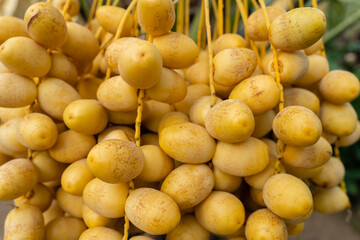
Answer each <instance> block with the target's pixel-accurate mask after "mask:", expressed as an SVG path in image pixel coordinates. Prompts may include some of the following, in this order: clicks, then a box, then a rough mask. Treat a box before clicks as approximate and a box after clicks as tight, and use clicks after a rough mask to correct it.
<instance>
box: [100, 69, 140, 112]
mask: <svg viewBox="0 0 360 240" xmlns="http://www.w3.org/2000/svg"><path fill="white" fill-rule="evenodd" d="M97 98H98V100H99V102H100V103H101V105H103V106H104V107H105V108H107V109H109V110H111V111H133V110H135V109H136V108H137V90H136V88H134V87H132V86H131V85H129V84H128V83H126V82H125V81H124V80H123V78H122V77H120V76H115V77H112V78H110V79H108V80H106V81H104V82H102V83H101V85H100V86H99V88H98V90H97Z"/></svg>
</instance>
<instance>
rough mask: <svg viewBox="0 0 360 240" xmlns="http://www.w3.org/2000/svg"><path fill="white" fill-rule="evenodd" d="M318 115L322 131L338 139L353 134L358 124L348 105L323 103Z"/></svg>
mask: <svg viewBox="0 0 360 240" xmlns="http://www.w3.org/2000/svg"><path fill="white" fill-rule="evenodd" d="M319 115H320V120H321V123H322V125H323V128H324V130H325V131H326V132H328V133H331V134H334V135H336V136H339V137H342V136H347V135H350V134H351V133H353V132H354V131H355V129H356V125H357V123H358V121H357V114H356V111H355V109H354V107H353V106H352V105H351V104H350V103H345V104H342V105H337V104H333V103H329V102H326V101H323V102H322V103H321V106H320V114H319Z"/></svg>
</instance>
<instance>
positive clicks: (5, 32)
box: [0, 16, 29, 44]
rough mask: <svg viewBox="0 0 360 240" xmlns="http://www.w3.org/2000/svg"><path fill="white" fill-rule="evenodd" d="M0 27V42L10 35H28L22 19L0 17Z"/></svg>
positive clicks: (10, 36)
mask: <svg viewBox="0 0 360 240" xmlns="http://www.w3.org/2000/svg"><path fill="white" fill-rule="evenodd" d="M0 29H1V32H0V44H2V43H3V42H5V41H6V40H8V39H9V38H12V37H20V36H23V37H28V36H29V34H28V32H27V31H26V26H25V23H24V21H23V20H22V19H20V18H16V17H12V16H1V17H0Z"/></svg>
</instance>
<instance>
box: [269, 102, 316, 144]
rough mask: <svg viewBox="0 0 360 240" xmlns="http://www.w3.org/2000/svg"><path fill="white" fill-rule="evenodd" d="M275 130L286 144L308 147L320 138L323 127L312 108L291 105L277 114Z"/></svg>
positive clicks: (274, 122) (274, 124)
mask: <svg viewBox="0 0 360 240" xmlns="http://www.w3.org/2000/svg"><path fill="white" fill-rule="evenodd" d="M273 131H274V133H275V135H276V137H277V138H279V139H280V140H282V141H283V142H284V143H285V144H289V145H292V146H297V147H307V146H311V145H313V144H315V143H316V142H317V141H318V140H319V138H320V136H321V132H322V127H321V122H320V119H319V118H318V117H317V116H316V115H315V113H314V112H312V111H311V110H310V109H308V108H306V107H302V106H290V107H286V108H284V109H283V110H281V111H280V112H279V113H278V114H277V115H276V117H275V118H274V121H273Z"/></svg>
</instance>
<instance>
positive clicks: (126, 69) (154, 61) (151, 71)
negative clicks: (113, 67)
mask: <svg viewBox="0 0 360 240" xmlns="http://www.w3.org/2000/svg"><path fill="white" fill-rule="evenodd" d="M162 65H163V61H162V59H161V54H160V52H159V50H158V49H157V48H156V47H155V46H154V45H153V44H152V43H150V42H148V41H145V40H141V41H134V42H131V43H129V45H128V46H127V47H126V48H125V49H122V51H121V52H120V54H119V58H118V70H119V73H120V75H121V77H122V78H123V79H124V81H125V82H127V83H128V84H129V85H130V86H133V87H134V88H141V89H147V88H151V87H153V86H154V85H155V84H156V83H157V82H158V81H159V80H160V77H161V72H162Z"/></svg>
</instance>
